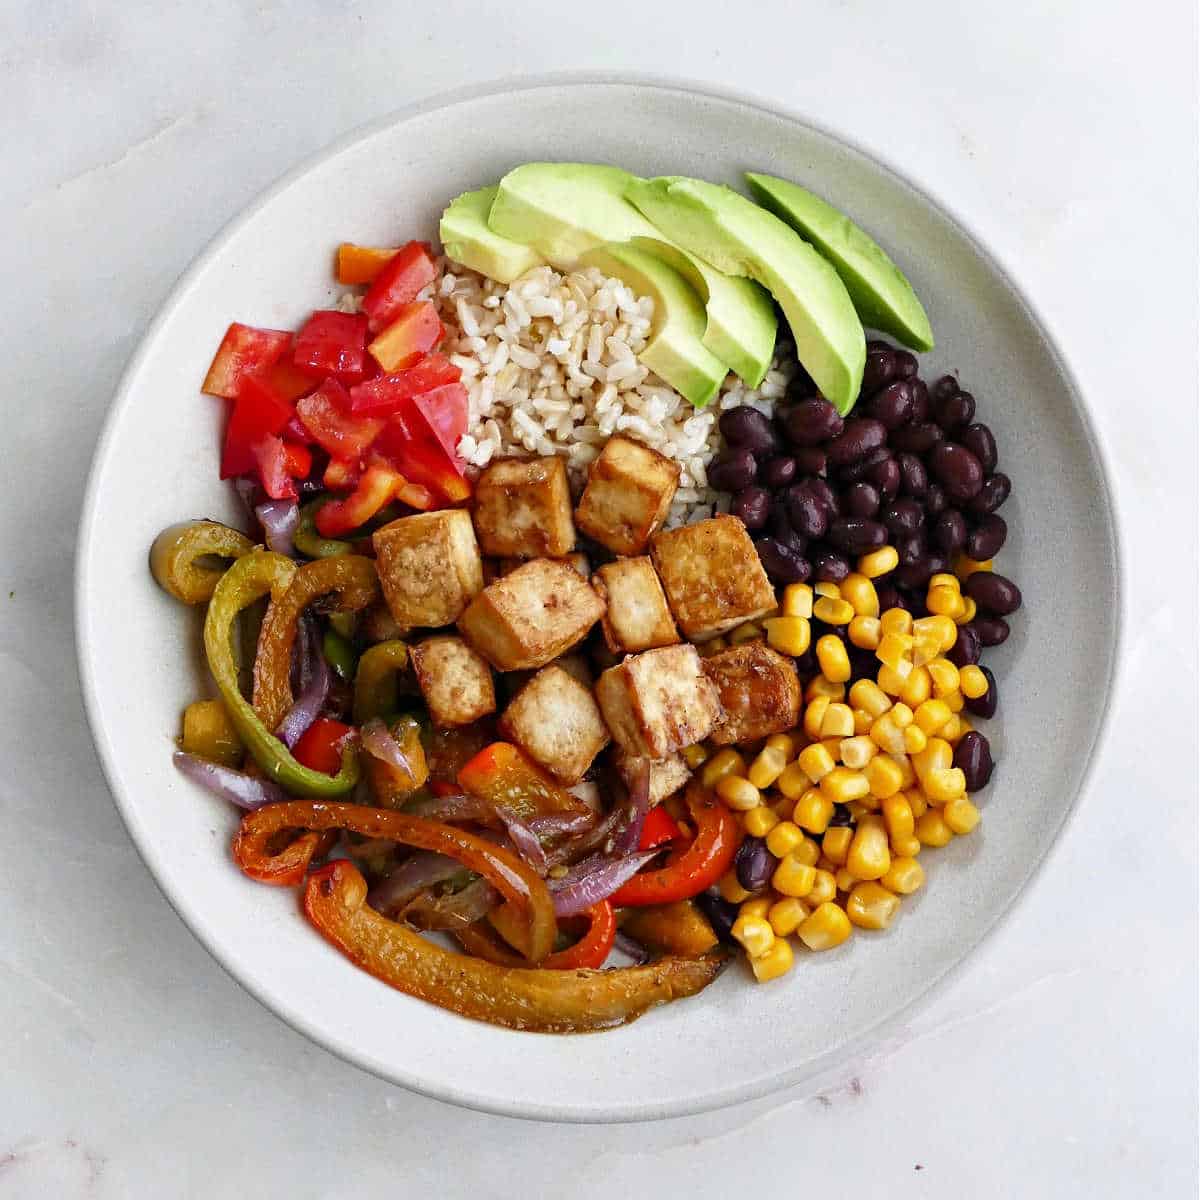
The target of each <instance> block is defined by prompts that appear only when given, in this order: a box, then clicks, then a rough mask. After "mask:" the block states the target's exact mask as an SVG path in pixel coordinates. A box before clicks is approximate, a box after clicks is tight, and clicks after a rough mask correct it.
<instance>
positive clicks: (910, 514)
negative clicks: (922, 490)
mask: <svg viewBox="0 0 1200 1200" xmlns="http://www.w3.org/2000/svg"><path fill="white" fill-rule="evenodd" d="M879 519H880V520H881V521H882V522H883V523H884V524H885V525H886V526H887V528H888V532H889V533H890V534H891V535H892V536H893V537H902V536H903V535H904V534H906V533H916V532H917V530H919V529H920V528H921V522H922V521H924V519H925V512H924V510H923V509H922V508H921V506H920V505H919V504H918V503H917V502H916V501H915V500H893V501H892V502H891V503H890V504H885V505H884V506H883V509H882V511H881V512H880V514H879Z"/></svg>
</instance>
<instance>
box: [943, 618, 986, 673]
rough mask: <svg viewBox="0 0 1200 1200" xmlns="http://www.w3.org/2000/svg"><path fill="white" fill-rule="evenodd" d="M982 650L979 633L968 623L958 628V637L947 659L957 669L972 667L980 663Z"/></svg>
mask: <svg viewBox="0 0 1200 1200" xmlns="http://www.w3.org/2000/svg"><path fill="white" fill-rule="evenodd" d="M982 649H983V647H982V646H981V644H980V641H979V633H978V631H977V630H976V629H975V627H974V626H973V625H971V624H970V623H968V624H966V625H960V626H959V627H958V637H957V638H955V639H954V645H953V646H951V647H950V649H949V650H948V651H947V652H946V657H947V658H948V659H949V660H950V661H951V662H952V663H953V664H954V665H955V666H956V667H960V668H961V667H970V666H974V665H975V664H976V663H977V662H979V655H980V653H981V652H982Z"/></svg>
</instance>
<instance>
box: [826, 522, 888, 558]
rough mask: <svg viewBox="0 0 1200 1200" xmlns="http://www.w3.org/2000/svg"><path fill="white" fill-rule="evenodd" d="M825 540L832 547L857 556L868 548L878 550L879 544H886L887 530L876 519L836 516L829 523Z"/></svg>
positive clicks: (864, 552)
mask: <svg viewBox="0 0 1200 1200" xmlns="http://www.w3.org/2000/svg"><path fill="white" fill-rule="evenodd" d="M827 540H828V541H829V543H830V545H832V546H833V547H834V549H836V550H841V551H842V552H843V553H844V554H848V555H851V556H854V557H857V556H858V555H860V554H866V553H867V552H868V551H869V550H878V549H879V547H880V546H886V545H887V540H888V532H887V528H886V527H885V526H883V525H881V524H880V523H879V522H878V521H867V520H862V519H860V518H857V517H838V518H837V519H836V520H834V521H831V522H830V524H829V533H828V535H827Z"/></svg>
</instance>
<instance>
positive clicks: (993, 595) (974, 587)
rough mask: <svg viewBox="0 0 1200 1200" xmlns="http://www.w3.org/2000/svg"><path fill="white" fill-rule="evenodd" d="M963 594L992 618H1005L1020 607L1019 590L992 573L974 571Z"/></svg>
mask: <svg viewBox="0 0 1200 1200" xmlns="http://www.w3.org/2000/svg"><path fill="white" fill-rule="evenodd" d="M962 590H963V593H964V594H965V595H967V596H970V597H971V599H972V600H974V601H975V603H976V604H977V605H978V606H979V607H980V608H981V609H982V610H983V612H985V613H986V614H987V615H988V616H992V617H1007V616H1008V614H1009V613H1014V612H1016V611H1017V609H1018V608H1020V607H1021V589H1020V588H1019V587H1017V585H1016V584H1015V583H1013V581H1012V580H1011V579H1006V578H1005V577H1004V576H1003V575H997V574H996V573H995V572H994V571H976V572H975V573H974V574H973V575H969V576H968V577H967V580H966V582H965V583H964V584H963V589H962Z"/></svg>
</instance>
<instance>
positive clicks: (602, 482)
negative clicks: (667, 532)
mask: <svg viewBox="0 0 1200 1200" xmlns="http://www.w3.org/2000/svg"><path fill="white" fill-rule="evenodd" d="M678 487H679V467H678V465H677V464H676V463H673V462H672V461H671V460H670V459H669V458H667V457H666V456H664V455H662V454H659V452H658V451H657V450H651V449H650V447H649V446H643V445H642V443H641V442H635V441H633V440H632V439H630V438H626V437H611V438H609V439H608V441H607V442H605V444H604V449H603V450H601V451H600V454H599V456H598V457H597V458H596V460H595V462H593V463H592V465H591V467H590V469H589V470H588V481H587V487H585V488H584V489H583V496H582V497H581V498H580V500H579V507H578V508H577V509H576V510H575V523H576V524H577V525H578V526H579V528H580V529H582V530H583V532H584V533H586V534H587V535H588V536H589V537H591V538H594V539H595V540H596V541H598V542H599V543H600V544H601V545H602V546H607V547H608V548H609V549H610V550H611V551H612V552H613V553H614V554H641V553H642V551H643V550H645V548H646V542H647V540H648V539H649V537H650V535H651V534H652V533H653V532H654V531H655V530H656V529H657V528H658V527H659V526H660V525H661V524H662V523H663V520H664V518H665V517H666V515H667V509H669V508H670V507H671V501H672V499H673V498H674V496H675V490H676V488H678Z"/></svg>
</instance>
